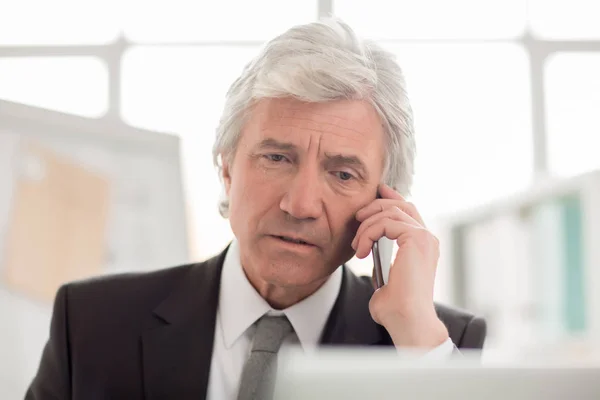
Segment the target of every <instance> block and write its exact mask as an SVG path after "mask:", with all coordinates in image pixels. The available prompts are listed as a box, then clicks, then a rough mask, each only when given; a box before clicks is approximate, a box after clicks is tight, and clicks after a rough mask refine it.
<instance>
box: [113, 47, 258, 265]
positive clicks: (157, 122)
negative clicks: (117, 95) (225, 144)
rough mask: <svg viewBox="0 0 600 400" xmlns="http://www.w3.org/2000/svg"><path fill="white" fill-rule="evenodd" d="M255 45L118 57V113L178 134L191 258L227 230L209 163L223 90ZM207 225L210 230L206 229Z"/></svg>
mask: <svg viewBox="0 0 600 400" xmlns="http://www.w3.org/2000/svg"><path fill="white" fill-rule="evenodd" d="M256 51H257V49H256V48H250V47H244V48H236V47H227V48H224V47H203V48H197V47H185V46H182V47H170V48H157V47H138V48H134V49H132V50H131V51H129V52H127V53H126V54H125V57H124V60H123V92H122V101H123V103H122V105H123V118H124V119H125V120H126V121H127V122H128V123H131V124H133V125H137V126H141V127H145V128H150V129H159V130H163V131H169V132H174V133H177V134H179V135H180V136H181V138H182V156H183V171H184V182H185V187H186V195H187V200H188V202H189V212H190V220H191V223H190V230H191V234H192V237H194V238H195V239H193V242H195V243H196V244H197V246H196V248H195V249H194V250H195V254H194V258H205V257H209V256H211V255H213V254H215V253H216V252H217V251H219V249H220V248H221V247H223V246H225V245H226V244H227V242H228V241H229V240H230V239H231V237H232V234H231V230H230V228H229V223H228V221H227V220H225V219H223V218H221V216H220V215H219V214H218V208H217V204H218V200H219V195H220V191H221V185H220V182H219V179H218V176H217V173H216V170H215V168H214V167H213V164H212V145H213V143H214V138H215V129H216V127H217V123H218V121H219V118H220V116H221V113H222V111H223V105H224V101H225V93H226V92H227V89H228V88H229V86H230V85H231V83H233V81H234V79H235V78H237V76H238V75H239V74H240V73H241V71H242V69H243V66H244V65H245V64H246V63H247V62H248V61H249V60H250V59H251V58H252V57H253V56H254V55H255V53H256ZM208 227H210V229H208Z"/></svg>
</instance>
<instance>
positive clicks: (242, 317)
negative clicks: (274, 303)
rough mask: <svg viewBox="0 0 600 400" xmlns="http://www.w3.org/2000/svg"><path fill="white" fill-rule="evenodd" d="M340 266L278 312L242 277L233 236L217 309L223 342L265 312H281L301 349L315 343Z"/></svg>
mask: <svg viewBox="0 0 600 400" xmlns="http://www.w3.org/2000/svg"><path fill="white" fill-rule="evenodd" d="M341 284H342V269H341V268H337V269H336V270H335V271H334V272H333V273H332V274H331V276H330V277H329V279H327V281H326V282H325V283H324V284H323V285H322V286H321V287H320V288H319V289H318V290H317V291H316V292H315V293H313V294H312V295H310V296H308V297H307V298H305V299H304V300H302V301H300V302H298V303H296V304H294V305H293V306H291V307H289V308H286V309H284V310H282V311H280V312H278V311H276V310H273V309H272V308H271V306H270V305H269V304H268V303H267V302H266V301H265V299H263V298H262V297H261V296H260V295H259V294H258V292H257V291H256V290H255V289H254V287H253V286H252V285H251V284H250V282H249V281H248V278H246V274H245V273H244V270H243V269H242V265H241V262H240V248H239V244H238V242H237V240H235V239H234V240H233V241H232V243H231V245H230V246H229V249H228V250H227V254H226V256H225V261H224V263H223V271H222V272H221V290H220V293H219V306H218V312H219V314H220V317H221V323H222V330H223V338H224V342H225V346H226V347H227V348H230V347H231V346H233V344H234V343H235V342H236V341H237V340H238V339H239V338H240V337H241V336H242V335H243V334H244V332H246V330H247V329H248V328H250V327H251V326H252V324H254V322H256V321H257V320H258V319H259V318H260V317H262V316H263V315H264V314H266V313H270V314H278V313H283V314H284V315H285V316H286V317H287V318H288V319H289V321H290V323H291V324H292V327H293V328H294V331H295V333H296V335H297V336H298V340H299V341H300V344H301V345H302V347H303V348H304V349H309V348H314V347H316V346H317V345H318V344H319V340H320V338H321V334H322V332H323V329H324V327H325V323H326V322H327V318H328V317H329V313H330V312H331V309H332V308H333V305H334V303H335V300H336V299H337V297H338V294H339V291H340V287H341Z"/></svg>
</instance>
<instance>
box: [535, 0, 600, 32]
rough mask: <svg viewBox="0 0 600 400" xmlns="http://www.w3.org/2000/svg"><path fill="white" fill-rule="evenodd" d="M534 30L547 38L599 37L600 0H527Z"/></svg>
mask: <svg viewBox="0 0 600 400" xmlns="http://www.w3.org/2000/svg"><path fill="white" fill-rule="evenodd" d="M528 1H529V20H530V26H531V29H532V30H533V32H534V33H535V34H536V35H538V36H540V37H543V38H545V39H600V24H598V16H599V15H600V3H598V0H552V1H548V0H528Z"/></svg>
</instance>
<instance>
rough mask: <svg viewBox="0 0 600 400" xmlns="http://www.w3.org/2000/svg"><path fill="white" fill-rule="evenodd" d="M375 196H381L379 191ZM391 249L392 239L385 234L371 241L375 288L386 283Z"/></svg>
mask: <svg viewBox="0 0 600 400" xmlns="http://www.w3.org/2000/svg"><path fill="white" fill-rule="evenodd" d="M377 198H378V199H380V198H381V196H380V195H379V193H377ZM393 249H394V241H393V240H390V239H388V238H387V237H385V236H384V237H382V238H381V239H379V240H378V241H376V242H374V243H373V247H372V248H371V254H373V265H374V269H375V284H376V285H377V289H379V288H380V287H382V286H383V285H385V284H387V283H388V279H389V276H390V267H391V264H392V252H393Z"/></svg>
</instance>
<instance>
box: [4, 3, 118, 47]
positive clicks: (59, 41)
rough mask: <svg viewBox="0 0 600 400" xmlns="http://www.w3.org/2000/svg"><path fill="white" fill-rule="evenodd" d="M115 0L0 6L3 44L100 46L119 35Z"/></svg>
mask: <svg viewBox="0 0 600 400" xmlns="http://www.w3.org/2000/svg"><path fill="white" fill-rule="evenodd" d="M118 4H119V3H118V2H117V1H114V0H108V1H106V0H104V1H102V0H87V1H80V0H52V1H44V0H19V1H5V2H2V5H1V6H0V45H25V46H29V45H66V44H101V43H107V42H110V41H111V40H114V39H115V38H116V37H117V35H118V33H119V24H118V18H117V16H118V14H119V12H118V8H117V7H118Z"/></svg>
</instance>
